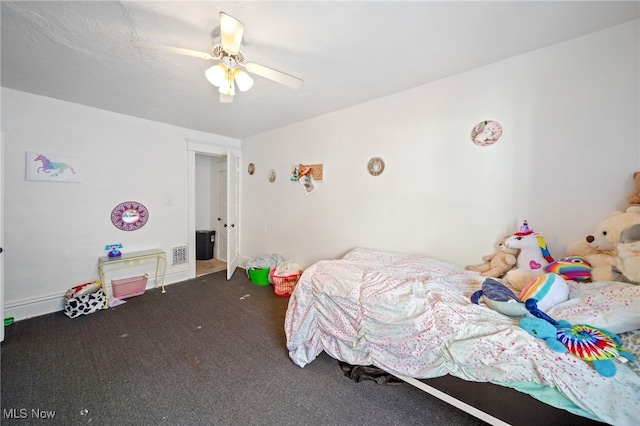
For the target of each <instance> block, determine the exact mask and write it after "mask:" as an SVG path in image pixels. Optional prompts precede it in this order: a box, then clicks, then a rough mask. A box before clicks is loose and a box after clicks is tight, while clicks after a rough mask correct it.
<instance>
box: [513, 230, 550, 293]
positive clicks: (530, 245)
mask: <svg viewBox="0 0 640 426" xmlns="http://www.w3.org/2000/svg"><path fill="white" fill-rule="evenodd" d="M504 244H505V245H506V246H507V247H509V248H516V249H520V254H518V261H517V262H516V267H515V269H512V270H510V271H509V272H507V274H506V276H505V281H506V282H508V283H509V284H510V285H511V287H512V288H514V289H517V290H522V288H524V286H526V285H527V284H528V283H529V282H531V280H532V279H533V278H535V277H537V276H539V275H542V274H544V273H545V272H546V271H545V268H546V266H547V265H549V263H551V262H553V261H554V259H553V257H551V254H550V253H549V250H548V249H547V244H546V243H545V241H544V238H542V234H540V233H539V232H533V231H532V230H531V229H529V225H528V223H527V221H526V220H525V221H524V223H523V224H522V226H521V227H520V232H516V233H515V234H513V235H512V236H511V237H509V238H507V240H506V241H505V242H504Z"/></svg>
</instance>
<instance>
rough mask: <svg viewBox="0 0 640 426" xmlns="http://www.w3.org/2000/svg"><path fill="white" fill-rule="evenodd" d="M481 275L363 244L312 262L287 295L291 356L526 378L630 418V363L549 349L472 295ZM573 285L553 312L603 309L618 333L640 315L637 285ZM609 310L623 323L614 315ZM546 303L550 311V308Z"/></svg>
mask: <svg viewBox="0 0 640 426" xmlns="http://www.w3.org/2000/svg"><path fill="white" fill-rule="evenodd" d="M483 280H484V278H483V277H481V276H479V275H478V274H477V273H475V272H469V271H465V270H463V269H462V268H460V267H458V266H456V265H453V264H450V263H447V262H444V261H441V260H436V259H433V258H429V257H424V256H412V255H404V254H400V253H389V252H384V251H377V250H370V249H362V248H358V249H354V250H352V251H350V252H349V253H348V254H347V255H346V256H344V257H343V258H342V259H337V260H328V261H320V262H317V263H316V264H314V265H312V266H310V267H309V268H308V269H307V270H306V271H305V272H304V274H303V275H302V277H301V278H300V281H299V282H298V285H297V286H296V289H295V291H294V293H293V294H292V296H291V298H290V301H289V307H288V310H287V314H286V319H285V332H286V335H287V347H288V350H289V356H290V357H291V359H292V360H293V362H295V363H296V364H297V365H299V366H300V367H304V366H305V365H306V364H308V363H310V362H312V361H313V360H314V359H315V358H316V357H317V356H318V354H320V353H321V352H322V351H325V352H326V353H327V354H329V355H330V356H332V357H333V358H336V359H338V360H341V361H344V362H347V363H350V364H353V365H375V366H377V367H380V368H382V369H384V370H386V371H388V372H390V373H393V374H399V375H404V376H410V377H414V378H429V377H437V376H442V375H445V374H451V375H453V376H456V377H459V378H462V379H465V380H469V381H479V382H493V383H498V384H504V385H507V386H511V387H515V388H516V389H518V388H519V386H518V384H521V383H527V387H530V385H531V384H532V383H533V384H537V385H540V386H541V387H551V388H554V389H557V390H558V391H559V392H560V393H561V394H562V395H564V397H566V398H567V399H568V400H570V401H572V402H573V403H574V404H575V405H576V406H577V407H579V410H578V412H579V413H581V414H583V415H586V416H588V417H592V418H595V419H598V420H601V421H604V422H607V423H611V424H616V425H617V424H619V425H627V424H629V425H630V424H637V413H638V410H639V408H640V377H639V376H638V375H637V374H636V372H634V371H633V370H632V369H631V368H629V366H628V365H625V364H622V363H616V367H617V373H616V375H615V376H614V377H612V378H605V377H602V376H600V375H599V374H598V373H596V372H595V370H594V369H593V368H592V366H590V365H589V364H588V363H586V362H584V361H582V360H579V359H577V358H575V357H573V356H572V355H569V354H559V353H556V352H553V351H551V350H550V349H549V348H548V347H547V346H546V344H545V343H544V341H542V340H539V339H535V338H534V337H532V336H530V335H529V334H527V333H526V332H525V331H524V330H522V329H521V328H520V327H519V326H518V320H519V318H511V317H507V316H505V315H502V314H500V313H498V312H495V311H493V310H491V309H489V308H487V307H486V306H484V305H474V304H472V303H471V302H470V301H469V296H470V295H471V293H473V292H474V291H476V290H478V289H479V288H480V286H481V284H482V281H483ZM570 285H571V287H572V299H570V300H569V302H570V303H569V302H567V306H566V307H565V308H564V310H562V308H563V306H561V305H558V306H556V307H554V309H555V312H556V313H558V314H561V315H562V316H559V317H558V316H556V317H555V318H557V319H566V320H568V321H570V322H573V323H578V322H574V318H572V317H571V316H572V315H574V316H575V319H577V320H580V322H581V323H588V322H585V319H587V320H588V319H594V321H596V322H597V321H600V320H601V319H602V318H605V319H606V321H608V322H606V325H608V326H615V327H617V328H618V329H617V330H616V331H615V332H618V333H621V332H623V331H624V332H632V330H626V329H625V330H623V328H625V327H627V328H628V327H630V326H632V325H630V324H635V323H637V321H639V320H640V319H639V318H638V315H640V312H638V310H637V308H638V307H639V306H640V305H638V303H640V286H631V285H627V284H622V283H608V284H607V283H604V284H603V283H593V285H592V284H589V283H583V284H577V283H573V282H570ZM590 286H591V287H592V288H591V287H590ZM612 288H613V290H612ZM583 299H584V301H585V302H584V303H589V310H588V311H587V310H586V309H585V308H584V306H583V305H584V304H581V303H582V302H581V301H582V300H583ZM576 300H577V301H578V302H576ZM587 301H588V302H587ZM556 308H557V309H556ZM634 311H635V312H634ZM589 312H591V313H590V314H588V313H589ZM615 312H620V317H624V321H623V323H624V324H616V321H615V315H614V313H615ZM549 313H550V314H551V315H552V316H554V311H553V310H552V311H550V312H549ZM587 314H588V315H587ZM634 315H635V318H634ZM591 325H594V326H599V327H600V326H601V325H599V324H597V323H596V324H591ZM632 334H633V333H632ZM635 355H636V356H639V355H640V354H635ZM545 402H549V403H551V402H550V401H545Z"/></svg>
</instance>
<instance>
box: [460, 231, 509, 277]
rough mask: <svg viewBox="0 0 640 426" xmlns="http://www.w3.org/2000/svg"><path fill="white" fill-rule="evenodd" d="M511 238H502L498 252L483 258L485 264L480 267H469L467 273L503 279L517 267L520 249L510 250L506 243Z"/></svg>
mask: <svg viewBox="0 0 640 426" xmlns="http://www.w3.org/2000/svg"><path fill="white" fill-rule="evenodd" d="M509 237H510V236H509V235H507V236H506V237H504V238H502V241H500V242H499V243H498V248H497V250H496V251H495V252H494V253H492V254H488V255H486V256H482V260H483V261H484V263H482V264H480V265H468V266H466V267H465V269H466V270H467V271H475V272H480V275H482V276H483V277H491V278H502V277H504V276H505V274H506V273H507V272H509V271H510V270H511V269H513V268H514V267H515V266H516V260H517V256H518V252H520V249H514V248H509V247H507V246H505V245H504V242H505V240H506V239H507V238H509Z"/></svg>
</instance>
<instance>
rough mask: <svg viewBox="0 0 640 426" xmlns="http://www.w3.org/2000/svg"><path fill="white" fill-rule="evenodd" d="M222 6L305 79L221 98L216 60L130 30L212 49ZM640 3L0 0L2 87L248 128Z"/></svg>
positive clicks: (628, 12)
mask: <svg viewBox="0 0 640 426" xmlns="http://www.w3.org/2000/svg"><path fill="white" fill-rule="evenodd" d="M220 11H224V12H226V13H228V14H230V15H232V16H234V17H235V18H237V19H239V20H240V21H242V22H243V23H244V24H245V32H244V43H243V47H242V51H243V53H244V55H245V57H246V60H247V62H255V63H259V64H262V65H265V66H268V67H271V68H275V69H277V70H280V71H283V72H285V73H288V74H292V75H295V76H297V77H300V78H302V79H303V80H304V84H303V86H302V88H301V89H299V90H294V89H291V88H289V87H286V86H282V85H280V84H277V83H274V82H272V81H270V80H267V79H264V78H262V77H259V76H255V77H254V81H255V84H254V86H253V88H251V90H249V91H247V92H238V93H237V95H236V97H235V101H234V103H232V104H220V103H219V101H218V94H217V88H215V87H214V86H212V85H211V84H209V83H208V81H207V80H206V79H205V77H204V71H205V70H206V69H207V68H209V67H210V66H212V65H214V64H215V62H213V61H206V60H203V59H199V58H194V57H187V56H179V55H174V54H170V53H166V52H159V51H152V50H141V49H138V48H135V47H133V46H132V45H131V44H130V41H131V40H141V41H145V42H151V43H157V44H164V45H170V46H176V47H182V48H188V49H194V50H200V51H205V52H210V49H211V47H212V45H213V44H214V37H216V36H218V35H219V32H220V30H219V27H218V19H219V18H218V14H219V12H220ZM639 16H640V2H638V1H627V2H616V1H584V2H582V1H566V2H557V1H497V2H486V1H471V2H464V1H445V2H436V1H412V2H397V1H356V2H340V1H336V2H325V1H294V2H282V1H250V2H235V1H234V2H213V1H177V2H167V1H65V2H63V1H28V2H27V1H15V2H12V1H4V0H3V1H2V6H1V18H2V27H1V28H2V34H1V37H2V38H1V53H2V57H1V65H2V68H1V82H2V86H3V87H7V88H11V89H15V90H20V91H25V92H30V93H35V94H39V95H44V96H48V97H52V98H56V99H62V100H66V101H70V102H74V103H78V104H83V105H88V106H92V107H96V108H101V109H105V110H109V111H115V112H119V113H123V114H128V115H132V116H137V117H142V118H146V119H149V120H154V121H159V122H164V123H169V124H174V125H177V126H181V127H187V128H191V129H196V130H201V131H205V132H209V133H215V134H219V135H224V136H229V137H233V138H239V139H242V138H246V137H249V136H252V135H255V134H258V133H262V132H264V131H267V130H270V129H275V128H279V127H282V126H285V125H287V124H291V123H294V122H298V121H302V120H306V119H309V118H312V117H316V116H319V115H322V114H326V113H329V112H331V111H335V110H339V109H342V108H346V107H349V106H352V105H355V104H359V103H362V102H365V101H368V100H371V99H375V98H378V97H381V96H385V95H389V94H391V93H395V92H399V91H402V90H406V89H410V88H413V87H416V86H419V85H423V84H426V83H429V82H433V81H436V80H439V79H442V78H446V77H448V76H451V75H454V74H458V73H461V72H464V71H467V70H470V69H473V68H477V67H481V66H484V65H487V64H490V63H493V62H496V61H500V60H503V59H506V58H509V57H512V56H515V55H519V54H522V53H525V52H529V51H532V50H535V49H539V48H542V47H545V46H549V45H552V44H556V43H559V42H562V41H565V40H569V39H571V38H575V37H579V36H582V35H585V34H588V33H592V32H595V31H599V30H601V29H605V28H608V27H611V26H614V25H618V24H621V23H624V22H627V21H630V20H634V19H638V17H639Z"/></svg>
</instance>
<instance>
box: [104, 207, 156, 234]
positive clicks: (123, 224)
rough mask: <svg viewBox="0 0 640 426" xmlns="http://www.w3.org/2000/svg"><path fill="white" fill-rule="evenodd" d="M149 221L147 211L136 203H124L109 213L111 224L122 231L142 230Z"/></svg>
mask: <svg viewBox="0 0 640 426" xmlns="http://www.w3.org/2000/svg"><path fill="white" fill-rule="evenodd" d="M148 220H149V211H148V210H147V208H146V207H145V206H144V205H143V204H142V203H138V202H137V201H125V202H124V203H120V204H118V205H117V206H116V207H115V208H114V209H113V211H112V212H111V222H112V223H113V225H114V226H115V227H116V228H118V229H121V230H123V231H135V230H136V229H140V228H142V227H143V226H144V225H145V224H146V223H147V221H148Z"/></svg>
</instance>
